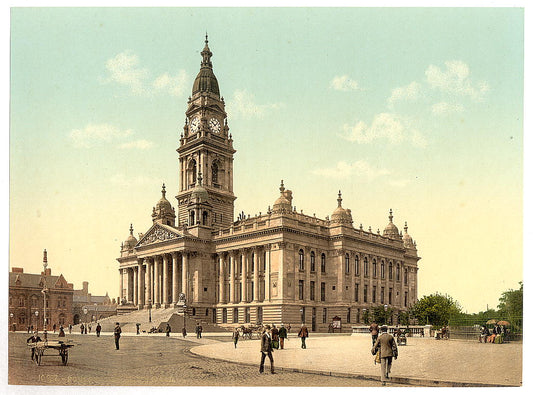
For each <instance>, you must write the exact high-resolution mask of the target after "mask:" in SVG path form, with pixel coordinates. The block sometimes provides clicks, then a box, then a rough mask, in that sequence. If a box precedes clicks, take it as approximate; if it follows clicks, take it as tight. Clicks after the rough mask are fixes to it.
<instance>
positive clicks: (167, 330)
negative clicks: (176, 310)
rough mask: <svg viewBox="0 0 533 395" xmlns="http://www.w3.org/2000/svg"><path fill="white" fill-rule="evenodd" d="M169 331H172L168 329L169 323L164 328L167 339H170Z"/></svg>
mask: <svg viewBox="0 0 533 395" xmlns="http://www.w3.org/2000/svg"><path fill="white" fill-rule="evenodd" d="M171 330H172V329H171V328H170V325H169V323H168V322H167V327H166V329H165V332H166V333H167V337H170V331H171Z"/></svg>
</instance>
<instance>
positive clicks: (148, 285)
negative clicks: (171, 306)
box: [144, 258, 154, 306]
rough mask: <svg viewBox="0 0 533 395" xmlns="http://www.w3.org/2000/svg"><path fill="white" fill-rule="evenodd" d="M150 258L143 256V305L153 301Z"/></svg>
mask: <svg viewBox="0 0 533 395" xmlns="http://www.w3.org/2000/svg"><path fill="white" fill-rule="evenodd" d="M150 259H151V258H145V259H144V260H145V261H146V272H145V276H144V282H145V294H144V301H145V305H146V306H148V305H150V304H151V303H153V302H154V300H153V299H152V265H153V264H152V262H151V261H150Z"/></svg>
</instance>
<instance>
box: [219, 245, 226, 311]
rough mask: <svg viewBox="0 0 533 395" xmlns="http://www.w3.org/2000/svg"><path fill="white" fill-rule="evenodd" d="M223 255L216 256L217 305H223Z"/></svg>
mask: <svg viewBox="0 0 533 395" xmlns="http://www.w3.org/2000/svg"><path fill="white" fill-rule="evenodd" d="M224 278H225V276H224V255H223V254H218V303H224V302H225V300H224Z"/></svg>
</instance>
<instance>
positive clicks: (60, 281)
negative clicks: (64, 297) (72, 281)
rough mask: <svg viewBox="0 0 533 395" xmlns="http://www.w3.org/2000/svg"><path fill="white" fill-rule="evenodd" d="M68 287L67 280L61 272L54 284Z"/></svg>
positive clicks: (57, 286)
mask: <svg viewBox="0 0 533 395" xmlns="http://www.w3.org/2000/svg"><path fill="white" fill-rule="evenodd" d="M67 287H68V284H67V280H65V278H64V277H63V275H62V274H61V275H60V276H59V277H58V279H57V281H56V283H55V284H54V288H67Z"/></svg>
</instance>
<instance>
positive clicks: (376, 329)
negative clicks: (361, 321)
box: [368, 321, 379, 347]
mask: <svg viewBox="0 0 533 395" xmlns="http://www.w3.org/2000/svg"><path fill="white" fill-rule="evenodd" d="M368 330H369V331H370V334H371V335H372V347H374V344H376V340H377V339H378V334H379V326H378V324H376V322H375V321H374V322H372V323H371V324H370V328H368Z"/></svg>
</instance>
